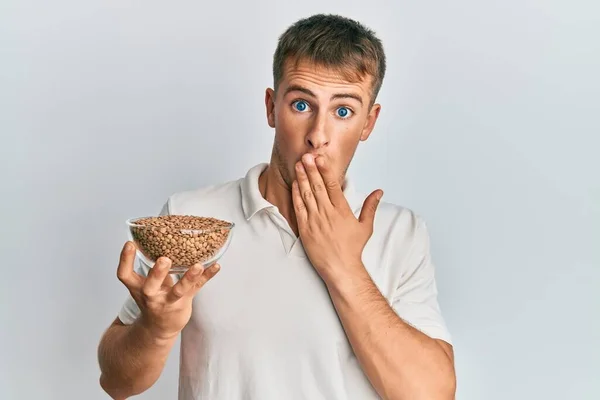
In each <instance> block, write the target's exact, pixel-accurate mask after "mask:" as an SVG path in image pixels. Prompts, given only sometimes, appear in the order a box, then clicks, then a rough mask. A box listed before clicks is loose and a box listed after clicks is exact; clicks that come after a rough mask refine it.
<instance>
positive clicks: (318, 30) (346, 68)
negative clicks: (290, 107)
mask: <svg viewBox="0 0 600 400" xmlns="http://www.w3.org/2000/svg"><path fill="white" fill-rule="evenodd" d="M302 61H308V62H310V63H312V64H315V65H316V66H319V67H325V68H331V69H334V70H337V71H338V72H339V73H340V74H341V75H342V76H343V77H344V79H347V80H348V81H351V82H358V81H361V80H362V79H364V78H365V77H366V76H367V75H370V76H372V78H373V81H372V87H371V106H372V105H373V104H374V103H375V99H376V98H377V95H378V94H379V90H380V89H381V85H382V83H383V78H384V76H385V69H386V58H385V53H384V49H383V45H382V43H381V40H380V39H379V38H377V37H376V36H375V33H374V32H373V31H372V30H370V29H368V28H367V27H365V26H364V25H362V24H360V23H359V22H357V21H354V20H352V19H349V18H346V17H342V16H339V15H332V14H316V15H313V16H310V17H308V18H304V19H301V20H299V21H297V22H296V23H294V24H293V25H291V26H290V27H289V28H288V29H287V30H286V31H285V32H284V33H283V34H282V35H281V36H280V37H279V41H278V44H277V49H276V50H275V54H274V56H273V81H274V86H275V91H277V88H278V86H279V83H280V82H281V79H282V78H283V73H284V69H285V66H286V63H287V62H293V63H295V65H296V66H297V65H298V63H300V62H302Z"/></svg>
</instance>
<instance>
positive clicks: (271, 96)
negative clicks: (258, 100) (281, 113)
mask: <svg viewBox="0 0 600 400" xmlns="http://www.w3.org/2000/svg"><path fill="white" fill-rule="evenodd" d="M265 107H266V109H267V123H268V124H269V126H270V127H271V128H275V91H274V90H273V89H271V88H268V89H267V91H266V92H265Z"/></svg>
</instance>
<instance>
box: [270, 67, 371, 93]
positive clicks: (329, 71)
mask: <svg viewBox="0 0 600 400" xmlns="http://www.w3.org/2000/svg"><path fill="white" fill-rule="evenodd" d="M372 81H373V77H372V76H370V75H368V74H367V75H363V76H360V75H359V73H358V72H357V71H352V70H348V69H342V68H334V67H327V66H323V65H319V64H316V63H312V62H310V61H308V60H300V61H298V62H297V63H296V62H295V61H293V60H291V59H288V60H287V61H286V63H285V64H284V69H283V75H282V77H281V83H280V84H281V86H282V87H283V88H284V89H285V87H287V86H291V85H297V84H301V85H304V86H311V88H313V89H317V90H323V91H328V90H336V89H345V90H349V89H352V90H354V91H357V92H360V93H361V94H363V95H364V96H368V94H369V93H370V90H371V85H372Z"/></svg>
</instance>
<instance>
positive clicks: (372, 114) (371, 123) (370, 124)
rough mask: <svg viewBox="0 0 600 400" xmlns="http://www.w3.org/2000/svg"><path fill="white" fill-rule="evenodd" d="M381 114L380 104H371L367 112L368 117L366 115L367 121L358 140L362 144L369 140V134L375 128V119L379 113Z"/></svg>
mask: <svg viewBox="0 0 600 400" xmlns="http://www.w3.org/2000/svg"><path fill="white" fill-rule="evenodd" d="M380 112H381V105H380V104H373V107H371V110H370V111H369V115H367V121H366V122H365V127H364V128H363V131H362V133H361V134H360V140H361V141H362V142H364V141H365V140H367V139H368V138H369V136H370V135H371V132H373V128H375V123H376V122H377V118H378V117H379V113H380Z"/></svg>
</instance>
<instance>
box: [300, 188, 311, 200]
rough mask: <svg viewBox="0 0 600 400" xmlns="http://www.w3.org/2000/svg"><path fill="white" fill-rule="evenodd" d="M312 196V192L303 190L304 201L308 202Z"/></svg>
mask: <svg viewBox="0 0 600 400" xmlns="http://www.w3.org/2000/svg"><path fill="white" fill-rule="evenodd" d="M312 195H313V194H312V191H310V190H305V191H304V193H302V197H303V198H304V199H305V200H310V199H311V198H312Z"/></svg>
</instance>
